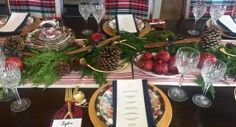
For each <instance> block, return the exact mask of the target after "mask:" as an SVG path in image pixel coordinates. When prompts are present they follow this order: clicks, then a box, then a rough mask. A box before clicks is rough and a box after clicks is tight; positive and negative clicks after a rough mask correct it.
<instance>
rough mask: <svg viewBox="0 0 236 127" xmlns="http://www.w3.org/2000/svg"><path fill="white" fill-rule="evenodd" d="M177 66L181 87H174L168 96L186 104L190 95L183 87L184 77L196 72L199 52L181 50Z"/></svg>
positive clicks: (183, 48) (191, 49)
mask: <svg viewBox="0 0 236 127" xmlns="http://www.w3.org/2000/svg"><path fill="white" fill-rule="evenodd" d="M175 57H176V66H177V68H178V71H179V73H180V80H179V87H172V88H170V89H169V90H168V96H169V97H170V98H171V99H172V100H174V101H177V102H184V101H186V100H187V99H188V94H187V92H186V91H184V90H183V89H182V88H181V86H182V83H183V80H184V75H185V74H187V73H189V72H191V71H192V70H194V69H195V68H196V66H197V64H198V61H199V58H200V54H199V51H197V50H196V49H193V48H190V47H182V48H179V49H178V51H177V53H176V55H175Z"/></svg>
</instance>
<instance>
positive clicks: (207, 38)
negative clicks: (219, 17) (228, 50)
mask: <svg viewBox="0 0 236 127" xmlns="http://www.w3.org/2000/svg"><path fill="white" fill-rule="evenodd" d="M220 41H221V33H220V30H218V29H216V28H213V27H212V28H208V27H207V28H206V29H205V32H204V34H203V35H202V37H201V41H200V43H199V45H200V46H201V47H202V48H203V49H205V50H208V49H218V48H219V43H220Z"/></svg>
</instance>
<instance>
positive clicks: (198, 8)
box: [187, 1, 207, 35]
mask: <svg viewBox="0 0 236 127" xmlns="http://www.w3.org/2000/svg"><path fill="white" fill-rule="evenodd" d="M206 10H207V6H206V5H205V4H204V3H203V2H199V1H198V2H196V3H195V4H194V6H193V9H192V12H193V16H194V19H195V20H194V27H193V29H191V30H188V31H187V32H188V34H190V35H199V33H200V32H199V31H197V30H196V28H195V26H196V23H197V21H198V20H199V19H200V18H201V17H202V16H203V15H204V14H205V12H206Z"/></svg>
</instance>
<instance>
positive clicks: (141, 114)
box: [116, 79, 148, 127]
mask: <svg viewBox="0 0 236 127" xmlns="http://www.w3.org/2000/svg"><path fill="white" fill-rule="evenodd" d="M116 127H148V122H147V115H146V108H145V102H144V93H143V85H142V80H141V79H136V80H117V108H116Z"/></svg>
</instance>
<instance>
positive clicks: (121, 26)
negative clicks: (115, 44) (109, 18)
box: [116, 14, 138, 33]
mask: <svg viewBox="0 0 236 127" xmlns="http://www.w3.org/2000/svg"><path fill="white" fill-rule="evenodd" d="M116 24H117V28H118V31H126V32H129V33H138V29H137V25H136V22H135V18H134V15H133V14H118V15H116Z"/></svg>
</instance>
